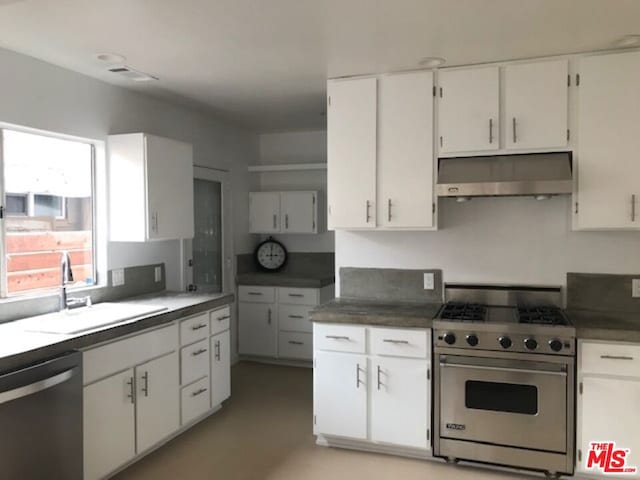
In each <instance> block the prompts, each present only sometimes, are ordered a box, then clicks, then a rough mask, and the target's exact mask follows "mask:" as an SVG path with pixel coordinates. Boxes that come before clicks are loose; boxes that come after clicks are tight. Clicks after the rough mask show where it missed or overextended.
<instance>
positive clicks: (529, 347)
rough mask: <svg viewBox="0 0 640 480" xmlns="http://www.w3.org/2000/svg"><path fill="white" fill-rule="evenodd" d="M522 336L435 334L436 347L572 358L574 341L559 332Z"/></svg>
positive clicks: (437, 331)
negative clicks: (556, 333) (570, 356)
mask: <svg viewBox="0 0 640 480" xmlns="http://www.w3.org/2000/svg"><path fill="white" fill-rule="evenodd" d="M558 333H559V334H558V335H554V334H553V332H544V333H542V334H538V333H535V334H534V333H522V332H509V331H500V330H497V329H496V331H491V332H485V331H473V330H463V331H460V330H435V331H434V336H433V342H434V345H435V346H436V347H445V348H446V347H451V348H466V349H474V350H492V351H504V352H522V353H541V354H546V355H575V350H576V341H575V337H573V336H571V335H562V334H561V333H562V332H558Z"/></svg>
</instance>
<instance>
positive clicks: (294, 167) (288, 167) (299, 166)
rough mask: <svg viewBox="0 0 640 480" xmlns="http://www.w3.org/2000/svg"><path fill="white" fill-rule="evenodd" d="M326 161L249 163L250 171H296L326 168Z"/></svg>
mask: <svg viewBox="0 0 640 480" xmlns="http://www.w3.org/2000/svg"><path fill="white" fill-rule="evenodd" d="M326 169H327V164H326V163H287V164H281V165H249V171H250V172H294V171H300V170H326Z"/></svg>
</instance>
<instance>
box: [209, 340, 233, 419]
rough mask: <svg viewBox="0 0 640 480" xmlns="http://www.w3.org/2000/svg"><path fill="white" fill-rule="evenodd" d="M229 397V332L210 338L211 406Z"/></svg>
mask: <svg viewBox="0 0 640 480" xmlns="http://www.w3.org/2000/svg"><path fill="white" fill-rule="evenodd" d="M230 396H231V336H230V333H229V330H227V331H226V332H222V333H219V334H218V335H215V336H214V337H211V405H212V406H214V407H215V406H216V405H219V404H221V403H222V402H224V401H225V400H226V399H227V398H229V397H230Z"/></svg>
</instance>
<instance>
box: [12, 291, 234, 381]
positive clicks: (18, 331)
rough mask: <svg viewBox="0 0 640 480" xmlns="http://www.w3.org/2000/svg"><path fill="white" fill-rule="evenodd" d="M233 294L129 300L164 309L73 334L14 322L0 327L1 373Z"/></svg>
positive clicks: (168, 319)
mask: <svg viewBox="0 0 640 480" xmlns="http://www.w3.org/2000/svg"><path fill="white" fill-rule="evenodd" d="M233 300H234V295H233V294H219V293H218V294H191V293H180V292H162V293H154V294H149V295H144V296H140V297H132V298H127V299H124V300H122V302H123V303H137V304H148V305H157V306H159V307H166V308H167V309H166V310H164V311H162V312H160V313H155V314H151V315H147V316H144V317H141V318H138V319H136V320H125V321H123V322H121V323H117V324H115V325H109V326H105V327H102V328H99V329H95V330H91V331H88V332H82V333H78V334H75V335H65V334H52V333H36V332H29V331H26V330H25V324H26V322H29V321H30V320H31V319H24V320H16V321H14V322H8V323H4V324H1V325H0V373H2V372H7V371H10V370H15V369H18V368H21V367H23V366H26V365H30V364H33V363H37V362H39V361H42V360H44V359H46V358H50V357H54V356H56V355H60V354H62V353H64V352H67V351H69V350H76V349H81V348H86V347H89V346H91V345H96V344H98V343H102V342H106V341H109V340H113V339H116V338H118V337H121V336H124V335H128V334H131V333H135V332H137V331H140V330H144V329H147V328H150V327H154V326H157V325H162V324H164V323H169V322H172V321H174V320H176V319H179V318H182V317H185V316H188V315H193V314H195V313H199V312H202V311H205V310H210V309H213V308H216V307H219V306H222V305H226V304H228V303H231V302H233Z"/></svg>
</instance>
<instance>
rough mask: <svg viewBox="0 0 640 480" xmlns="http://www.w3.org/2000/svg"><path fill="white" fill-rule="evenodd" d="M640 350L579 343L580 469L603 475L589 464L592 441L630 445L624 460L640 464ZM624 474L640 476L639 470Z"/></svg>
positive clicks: (579, 471) (582, 472)
mask: <svg viewBox="0 0 640 480" xmlns="http://www.w3.org/2000/svg"><path fill="white" fill-rule="evenodd" d="M639 354H640V345H633V344H627V343H605V342H587V341H584V342H582V341H581V342H580V343H579V348H578V355H579V367H578V395H577V416H576V425H577V429H576V430H577V438H576V449H577V455H576V474H580V475H587V476H589V475H591V476H594V477H598V478H600V477H601V476H602V475H603V473H602V471H601V470H598V469H593V468H592V469H588V468H587V462H588V458H589V449H590V443H591V442H615V445H616V447H615V448H616V449H624V450H627V449H628V451H629V452H628V454H627V456H626V460H627V461H626V465H627V466H629V467H637V468H639V469H640V437H639V436H638V433H637V428H636V426H637V425H640V409H638V405H640V370H638V368H637V365H636V363H637V362H638V361H639V358H640V356H639ZM624 478H640V471H638V472H636V473H635V474H629V473H626V474H624Z"/></svg>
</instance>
